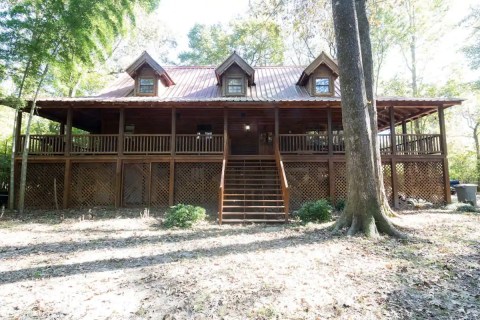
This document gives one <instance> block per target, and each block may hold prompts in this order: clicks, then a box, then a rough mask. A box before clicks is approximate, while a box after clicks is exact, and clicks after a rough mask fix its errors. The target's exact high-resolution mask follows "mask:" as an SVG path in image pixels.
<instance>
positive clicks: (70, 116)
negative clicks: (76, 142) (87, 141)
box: [65, 107, 73, 157]
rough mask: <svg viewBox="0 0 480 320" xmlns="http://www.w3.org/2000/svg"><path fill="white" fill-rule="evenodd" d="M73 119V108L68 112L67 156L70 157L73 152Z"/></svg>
mask: <svg viewBox="0 0 480 320" xmlns="http://www.w3.org/2000/svg"><path fill="white" fill-rule="evenodd" d="M72 119H73V109H72V107H70V108H68V111H67V128H66V131H67V132H66V136H65V140H66V141H65V142H66V143H65V156H67V157H68V156H70V152H71V151H72Z"/></svg>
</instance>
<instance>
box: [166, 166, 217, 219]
mask: <svg viewBox="0 0 480 320" xmlns="http://www.w3.org/2000/svg"><path fill="white" fill-rule="evenodd" d="M221 171H222V164H221V163H217V162H204V163H190V162H189V163H181V162H180V163H176V164H175V195H174V199H175V201H174V202H175V204H178V203H184V204H192V205H198V206H202V207H204V208H205V209H207V212H208V213H209V214H210V215H216V214H217V212H218V196H219V193H218V192H219V186H220V175H221Z"/></svg>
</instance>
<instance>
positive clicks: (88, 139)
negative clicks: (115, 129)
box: [70, 134, 118, 154]
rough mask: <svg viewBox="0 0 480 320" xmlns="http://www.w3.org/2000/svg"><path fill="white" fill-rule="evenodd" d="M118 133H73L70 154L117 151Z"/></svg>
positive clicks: (110, 152)
mask: <svg viewBox="0 0 480 320" xmlns="http://www.w3.org/2000/svg"><path fill="white" fill-rule="evenodd" d="M117 145H118V134H74V135H72V150H71V152H70V153H71V154H112V153H117Z"/></svg>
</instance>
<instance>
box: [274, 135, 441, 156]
mask: <svg viewBox="0 0 480 320" xmlns="http://www.w3.org/2000/svg"><path fill="white" fill-rule="evenodd" d="M391 139H392V138H391V135H390V134H380V135H378V142H379V144H380V152H381V154H382V155H391V154H392V152H393V150H392V140H391ZM279 141H280V152H281V153H282V154H292V153H293V154H302V153H307V154H316V153H317V154H321V153H328V151H329V146H328V136H327V135H323V134H318V135H315V134H281V135H280V136H279ZM331 149H332V152H333V153H337V154H338V153H345V140H344V137H343V134H333V135H332V147H331ZM395 153H396V154H398V155H424V154H440V153H442V150H441V135H440V134H397V135H395Z"/></svg>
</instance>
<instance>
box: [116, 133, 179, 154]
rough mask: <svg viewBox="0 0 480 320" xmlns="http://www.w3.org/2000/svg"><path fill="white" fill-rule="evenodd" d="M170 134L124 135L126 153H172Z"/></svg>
mask: <svg viewBox="0 0 480 320" xmlns="http://www.w3.org/2000/svg"><path fill="white" fill-rule="evenodd" d="M170 138H171V136H170V135H169V134H128V135H125V137H124V143H123V148H124V151H123V152H124V153H125V154H166V153H170V152H171V149H170V140H171V139H170Z"/></svg>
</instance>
